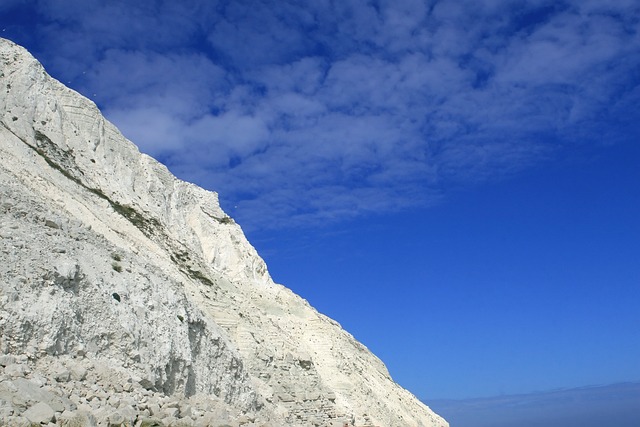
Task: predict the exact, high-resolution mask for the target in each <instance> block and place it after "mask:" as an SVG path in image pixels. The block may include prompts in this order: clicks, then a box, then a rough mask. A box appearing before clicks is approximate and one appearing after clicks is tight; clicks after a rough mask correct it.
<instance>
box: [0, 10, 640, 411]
mask: <svg viewBox="0 0 640 427" xmlns="http://www.w3.org/2000/svg"><path fill="white" fill-rule="evenodd" d="M639 28H640V5H639V4H638V2H637V1H635V0H617V1H616V2H605V1H603V0H582V1H543V0H540V1H509V0H475V1H465V0H459V1H453V0H443V1H413V0H400V1H392V2H391V1H382V0H380V1H367V2H365V1H358V2H354V1H349V0H345V1H341V2H333V1H323V0H318V1H314V2H292V1H275V2H274V1H268V0H264V1H204V0H202V1H198V0H186V1H182V2H175V1H160V0H157V1H149V0H141V1H136V2H126V1H122V0H121V1H115V0H114V1H109V2H104V1H98V0H48V1H46V0H40V1H38V0H3V1H2V3H0V31H2V33H1V34H0V35H1V36H3V37H5V38H8V39H11V40H13V41H15V42H16V43H19V44H21V45H23V46H25V47H27V48H28V49H29V50H30V51H31V52H32V53H33V54H34V55H35V56H36V57H37V58H38V59H39V60H40V61H41V62H42V63H43V64H44V65H45V67H46V69H47V70H48V72H49V73H50V74H52V75H53V76H54V77H56V78H58V79H59V80H61V81H62V82H63V83H65V84H67V85H68V86H70V87H72V88H74V89H76V90H78V91H79V92H81V93H82V94H84V95H85V96H87V97H89V98H90V99H92V100H94V101H95V102H96V103H97V104H98V105H99V107H100V108H101V109H102V110H103V112H104V114H105V115H106V116H107V117H108V118H109V119H110V120H111V121H113V122H114V123H115V124H116V125H117V126H118V127H119V128H120V129H121V130H122V132H123V133H124V134H125V135H126V136H127V137H129V138H130V139H131V140H133V141H134V142H135V143H136V144H137V145H138V146H139V147H140V148H141V150H143V151H144V152H147V153H149V154H151V155H153V156H154V157H156V158H157V159H159V160H160V161H162V162H163V163H165V164H166V165H167V166H168V167H169V168H170V169H171V170H172V172H174V173H175V174H176V175H178V176H179V177H181V178H183V179H186V180H188V181H192V182H195V183H197V184H199V185H201V186H203V187H205V188H208V189H211V190H215V191H217V192H219V193H220V198H221V202H222V204H223V208H225V209H226V210H227V211H228V212H229V214H230V215H231V216H233V217H234V218H235V219H236V220H237V221H238V222H239V223H240V224H241V225H242V227H243V229H245V231H246V232H247V235H248V237H249V239H250V241H251V242H252V243H253V244H254V245H255V246H256V247H257V249H258V251H259V252H260V253H261V255H262V256H263V257H264V258H265V259H266V261H267V264H268V265H269V268H270V271H271V274H272V276H273V277H274V279H275V280H276V281H277V282H280V283H283V284H285V285H286V286H288V287H290V288H292V289H293V290H294V291H296V292H297V293H299V294H300V295H302V296H303V297H305V298H307V299H308V300H309V301H310V303H311V304H312V305H314V306H315V307H317V308H318V309H319V310H320V311H321V312H323V313H325V314H327V315H329V316H331V317H333V318H335V319H336V320H338V321H339V322H340V323H341V324H342V325H343V326H344V327H345V328H346V329H347V330H349V331H350V332H351V333H353V334H354V335H355V336H356V338H358V339H359V340H361V341H363V342H364V344H366V345H367V346H368V347H369V348H370V349H372V350H373V351H374V352H375V353H376V354H377V355H378V356H380V357H381V358H382V359H383V361H384V362H385V363H386V364H387V365H388V367H389V369H390V371H391V373H392V375H393V377H394V378H395V379H396V380H397V381H398V382H400V383H401V384H402V385H403V386H405V387H407V388H408V389H410V390H411V391H412V392H413V393H415V394H416V395H418V396H419V397H421V398H424V399H427V400H428V399H435V398H457V399H465V398H474V397H483V396H493V395H501V394H521V393H528V392H533V391H540V390H548V389H554V388H558V387H580V386H586V385H592V384H609V383H616V382H622V381H635V380H639V379H640V363H638V360H640V335H639V332H638V331H640V185H638V184H640V167H638V166H639V163H640V146H639V144H638V142H639V141H638V139H639V136H640V125H639V123H640V109H639V107H638V106H639V105H640V86H639V85H640V32H639V31H638V30H639Z"/></svg>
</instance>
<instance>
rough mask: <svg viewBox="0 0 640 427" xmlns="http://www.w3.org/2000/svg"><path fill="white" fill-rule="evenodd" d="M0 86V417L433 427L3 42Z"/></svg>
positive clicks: (207, 215) (213, 204)
mask: <svg viewBox="0 0 640 427" xmlns="http://www.w3.org/2000/svg"><path fill="white" fill-rule="evenodd" d="M0 90H1V91H2V92H1V93H0V113H1V117H0V353H1V354H4V355H5V356H0V359H2V358H4V359H2V360H0V362H2V363H0V424H2V423H3V422H4V423H11V422H13V423H15V425H20V423H24V422H38V423H40V422H41V423H53V422H57V423H58V424H61V425H119V424H118V423H120V424H122V425H133V424H136V425H140V424H143V420H145V421H144V422H145V423H147V424H148V425H152V424H153V423H154V422H157V423H163V422H164V424H166V425H168V424H171V423H173V424H174V425H220V424H224V423H227V424H230V425H240V424H245V425H272V426H281V425H299V426H312V425H317V426H340V427H342V426H343V425H344V424H345V423H349V425H359V426H364V425H377V426H387V427H389V426H447V425H448V424H447V423H446V422H445V421H444V420H443V419H442V418H440V417H439V416H437V415H435V414H434V413H433V412H432V411H431V410H429V408H427V407H426V406H425V405H423V404H422V403H420V402H419V401H418V400H417V399H416V398H415V397H414V396H413V395H411V394H410V393H409V392H407V391H406V390H404V389H402V388H401V387H399V386H398V385H397V384H395V383H394V382H393V380H392V379H391V378H390V376H389V374H388V372H387V370H386V368H385V366H384V365H383V363H382V362H381V361H380V360H379V359H378V358H376V357H375V356H374V355H373V354H371V353H370V352H369V351H368V350H367V349H366V348H365V347H364V346H363V345H361V344H360V343H358V342H357V341H356V340H355V339H354V338H353V337H352V336H351V335H350V334H348V333H347V332H345V331H344V330H343V329H342V328H341V327H340V326H339V325H338V324H337V323H336V322H334V321H332V320H331V319H329V318H327V317H326V316H323V315H322V314H319V313H318V312H317V311H316V310H314V309H313V308H312V307H311V306H309V304H308V303H307V302H306V301H304V300H303V299H302V298H300V297H298V296H296V295H294V294H293V293H292V292H291V291H290V290H288V289H287V288H285V287H283V286H281V285H278V284H275V283H274V282H273V281H272V280H271V278H270V276H269V274H268V271H267V268H266V265H265V263H264V261H263V260H262V259H261V258H260V257H259V256H258V254H257V253H256V251H255V249H254V248H253V247H252V246H251V245H250V244H249V243H248V242H247V240H246V239H245V237H244V235H243V233H242V230H241V229H240V227H239V226H238V225H237V224H236V223H235V222H234V221H233V220H232V219H231V218H229V217H228V216H227V215H226V214H225V213H224V212H223V211H222V209H221V208H220V206H219V204H218V201H217V195H216V194H215V193H212V192H209V191H205V190H203V189H201V188H199V187H197V186H195V185H193V184H189V183H186V182H183V181H180V180H178V179H177V178H175V177H174V176H173V175H172V174H171V173H170V172H169V171H168V170H167V169H166V168H165V167H164V166H163V165H161V164H160V163H158V162H156V161H155V160H153V159H152V158H150V157H149V156H146V155H144V154H141V153H140V152H139V151H138V149H137V148H136V147H135V145H133V144H132V143H131V142H129V141H127V140H126V139H125V138H124V137H123V136H122V135H121V134H120V133H119V132H118V130H117V129H116V128H115V127H114V126H113V125H112V124H110V123H109V122H107V121H106V120H105V119H104V118H103V117H102V115H101V114H100V112H99V111H98V109H97V108H96V106H95V105H94V104H93V103H92V102H91V101H89V100H88V99H86V98H84V97H82V96H81V95H79V94H78V93H76V92H74V91H72V90H70V89H68V88H66V87H65V86H63V85H62V84H61V83H59V82H57V81H56V80H54V79H52V78H51V77H50V76H48V75H47V74H46V72H45V71H44V69H43V67H42V66H41V65H40V64H39V63H38V62H37V61H36V60H35V59H34V58H33V57H32V56H31V55H30V54H28V52H26V51H25V50H24V49H22V48H20V47H19V46H16V45H15V44H13V43H12V42H9V41H7V40H2V39H0ZM19 385H20V386H22V387H23V388H24V387H26V389H29V390H36V391H38V390H39V391H38V392H42V393H49V395H52V396H57V397H58V398H59V399H60V401H58V400H55V399H53V398H52V397H51V396H49V398H48V400H47V399H44V401H43V399H40V400H41V401H43V405H39V406H38V407H36V406H35V404H34V402H35V401H36V400H38V399H31V400H29V398H25V399H22V400H20V399H17V400H18V402H17V403H16V402H15V401H14V400H16V399H15V396H16V393H17V392H16V390H18V386H19ZM12 390H13V391H12ZM36 391H34V392H33V393H36ZM33 393H32V394H33ZM110 402H111V403H110ZM203 402H204V403H203ZM38 403H39V402H38ZM185 408H187V409H185ZM50 410H53V414H54V415H53V416H51V412H50ZM28 411H30V412H28ZM30 417H31V418H30ZM145 417H146V418H145ZM153 417H156V419H154V418H153ZM32 418H33V419H36V418H37V421H33V420H32ZM56 420H57V421H56ZM74 420H75V421H74ZM72 422H75V423H76V424H72ZM65 423H66V424H65ZM127 423H128V424H127ZM179 423H181V424H179ZM158 425H160V424H158Z"/></svg>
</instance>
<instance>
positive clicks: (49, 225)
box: [44, 219, 60, 230]
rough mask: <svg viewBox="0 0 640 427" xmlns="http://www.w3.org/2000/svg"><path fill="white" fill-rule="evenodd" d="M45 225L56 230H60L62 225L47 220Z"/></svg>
mask: <svg viewBox="0 0 640 427" xmlns="http://www.w3.org/2000/svg"><path fill="white" fill-rule="evenodd" d="M44 225H46V226H47V227H50V228H55V229H56V230H58V229H60V225H59V224H58V223H57V222H55V221H52V220H50V219H48V220H46V221H45V222H44Z"/></svg>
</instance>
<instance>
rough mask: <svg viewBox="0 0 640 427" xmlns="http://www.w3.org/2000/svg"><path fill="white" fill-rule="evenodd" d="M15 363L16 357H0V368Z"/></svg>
mask: <svg viewBox="0 0 640 427" xmlns="http://www.w3.org/2000/svg"><path fill="white" fill-rule="evenodd" d="M14 363H16V357H15V356H13V355H11V354H3V355H2V356H0V366H8V365H13V364H14Z"/></svg>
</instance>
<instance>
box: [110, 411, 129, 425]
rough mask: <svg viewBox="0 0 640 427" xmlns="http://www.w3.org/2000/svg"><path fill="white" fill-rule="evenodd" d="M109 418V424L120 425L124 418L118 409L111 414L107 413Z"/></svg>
mask: <svg viewBox="0 0 640 427" xmlns="http://www.w3.org/2000/svg"><path fill="white" fill-rule="evenodd" d="M108 420H109V426H110V427H111V426H114V427H115V426H120V425H122V424H124V422H125V418H124V415H122V414H121V413H120V412H118V411H113V412H112V413H111V414H109V417H108Z"/></svg>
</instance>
